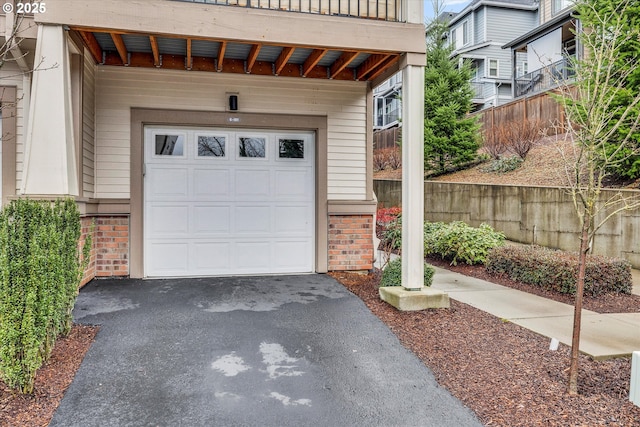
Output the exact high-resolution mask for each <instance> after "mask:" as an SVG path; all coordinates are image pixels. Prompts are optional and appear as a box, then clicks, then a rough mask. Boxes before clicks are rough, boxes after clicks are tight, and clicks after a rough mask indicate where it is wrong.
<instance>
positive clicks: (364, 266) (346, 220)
mask: <svg viewBox="0 0 640 427" xmlns="http://www.w3.org/2000/svg"><path fill="white" fill-rule="evenodd" d="M373 226H374V224H373V216H372V215H330V216H329V241H328V244H329V257H328V261H329V270H330V271H337V270H352V271H362V270H371V269H372V268H373V230H374V229H373Z"/></svg>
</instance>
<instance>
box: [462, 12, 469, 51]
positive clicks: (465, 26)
mask: <svg viewBox="0 0 640 427" xmlns="http://www.w3.org/2000/svg"><path fill="white" fill-rule="evenodd" d="M469 43H470V40H469V20H468V19H467V20H465V21H463V22H462V46H466V45H468V44H469Z"/></svg>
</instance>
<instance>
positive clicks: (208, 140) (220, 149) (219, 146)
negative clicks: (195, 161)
mask: <svg viewBox="0 0 640 427" xmlns="http://www.w3.org/2000/svg"><path fill="white" fill-rule="evenodd" d="M226 143H227V139H226V138H225V137H224V136H202V135H201V136H198V157H225V149H226Z"/></svg>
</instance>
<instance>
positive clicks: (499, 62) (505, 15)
mask: <svg viewBox="0 0 640 427" xmlns="http://www.w3.org/2000/svg"><path fill="white" fill-rule="evenodd" d="M538 19H539V18H538V1H537V0H473V1H472V2H471V3H469V5H468V6H467V7H465V8H464V9H463V10H462V11H461V12H460V13H459V14H457V15H456V16H455V17H453V18H452V19H451V20H450V21H449V33H448V35H447V36H448V38H449V41H450V43H451V45H452V46H453V48H454V50H453V52H452V55H453V56H454V57H457V58H458V59H459V60H460V61H465V60H467V61H470V62H471V66H472V68H473V71H474V75H473V77H472V80H471V84H472V86H473V89H474V91H475V97H474V98H473V103H474V106H475V110H476V111H477V110H482V109H484V108H488V107H492V106H498V105H502V104H504V103H506V102H508V101H509V100H511V99H512V89H511V84H512V70H513V69H514V64H513V60H514V59H515V62H516V64H515V68H516V69H518V70H520V73H521V74H526V73H527V72H528V64H527V61H526V55H516V56H515V57H512V55H511V52H510V51H508V50H504V49H502V46H503V45H504V44H505V43H507V42H509V41H510V40H513V39H514V38H516V37H518V36H519V35H522V34H524V33H526V32H528V31H530V30H532V29H533V28H535V27H536V26H537V25H538V22H539V21H538Z"/></svg>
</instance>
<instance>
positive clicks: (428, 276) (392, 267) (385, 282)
mask: <svg viewBox="0 0 640 427" xmlns="http://www.w3.org/2000/svg"><path fill="white" fill-rule="evenodd" d="M435 272H436V270H435V269H434V268H433V267H432V266H431V265H429V264H427V263H426V262H425V263H424V285H425V286H431V283H433V275H434V274H435ZM400 283H402V259H401V258H396V259H394V260H393V261H391V262H390V263H389V264H387V266H386V268H385V269H384V270H383V271H382V277H381V278H380V286H381V287H382V286H402V285H401V284H400Z"/></svg>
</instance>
